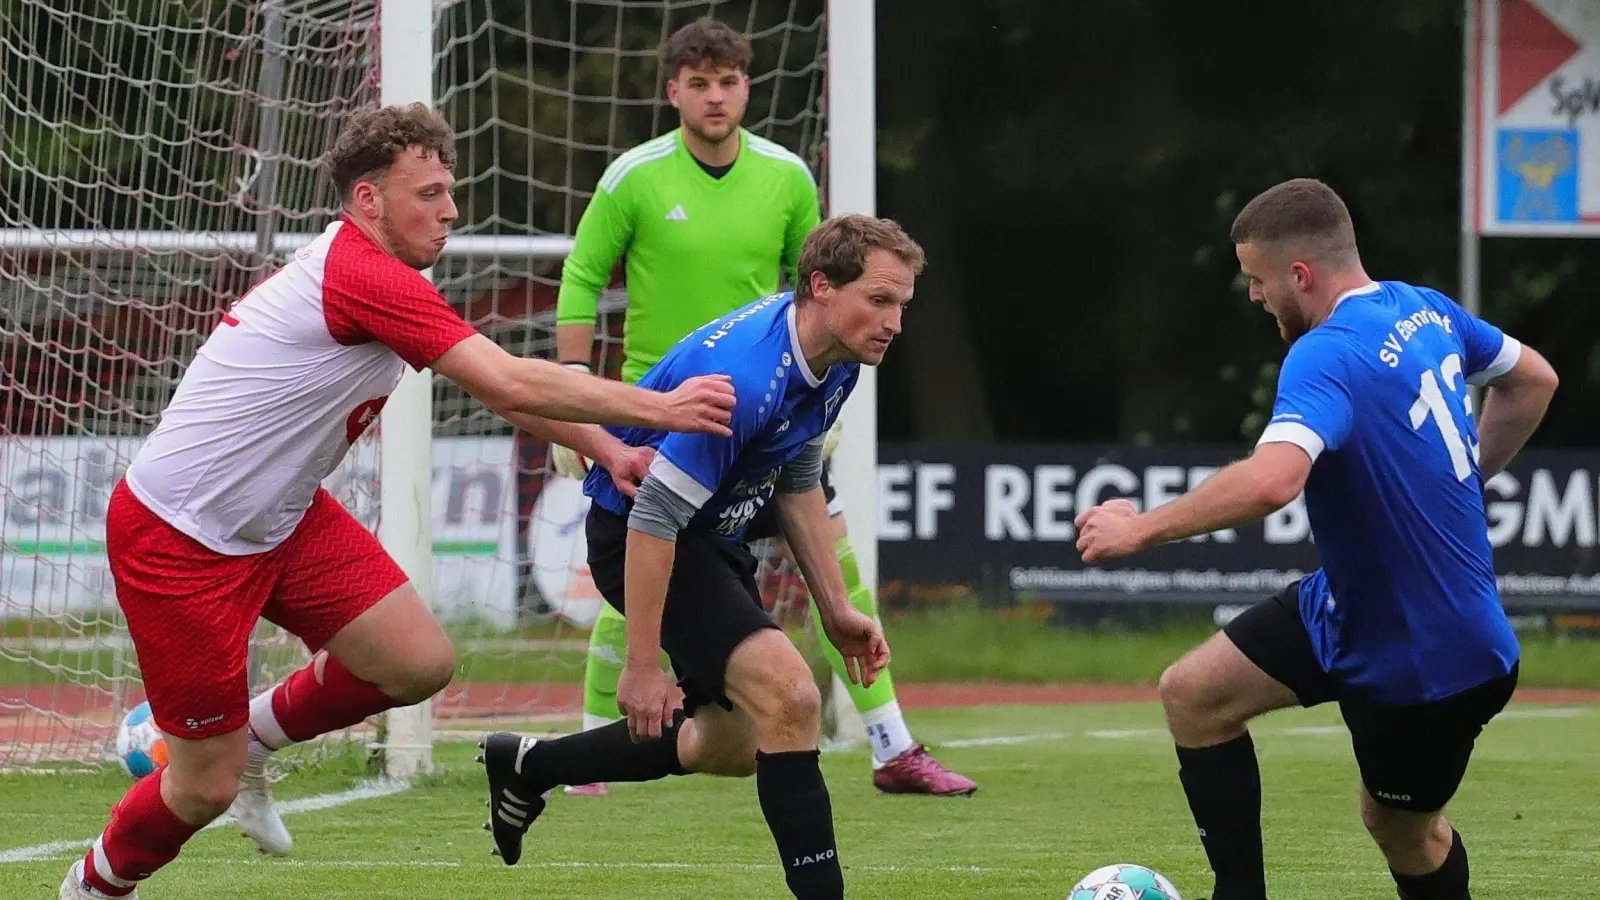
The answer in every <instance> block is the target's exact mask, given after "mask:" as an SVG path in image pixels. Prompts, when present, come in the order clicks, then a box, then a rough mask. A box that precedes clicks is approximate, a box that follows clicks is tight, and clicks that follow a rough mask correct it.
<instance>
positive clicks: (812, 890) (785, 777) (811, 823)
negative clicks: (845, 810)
mask: <svg viewBox="0 0 1600 900" xmlns="http://www.w3.org/2000/svg"><path fill="white" fill-rule="evenodd" d="M819 755H820V754H819V753H818V752H817V751H816V750H794V751H790V752H787V753H757V754H756V795H757V796H758V797H759V798H760V800H761V813H762V815H764V816H766V817H767V827H768V828H770V829H772V837H773V839H774V840H776V841H777V843H778V858H779V860H780V861H781V862H782V864H783V878H784V880H785V881H787V882H788V883H789V890H790V892H792V893H793V894H794V895H795V897H797V898H799V900H841V898H843V897H844V872H843V871H841V870H840V868H839V852H838V850H837V849H836V848H835V845H834V840H833V804H832V803H830V802H829V800H828V786H827V785H826V784H825V783H823V781H822V768H821V766H819V765H818V764H817V760H818V757H819Z"/></svg>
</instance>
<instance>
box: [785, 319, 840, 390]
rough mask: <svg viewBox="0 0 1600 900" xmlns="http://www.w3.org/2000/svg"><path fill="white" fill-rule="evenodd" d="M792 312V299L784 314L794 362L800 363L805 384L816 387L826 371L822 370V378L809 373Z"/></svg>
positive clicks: (820, 382)
mask: <svg viewBox="0 0 1600 900" xmlns="http://www.w3.org/2000/svg"><path fill="white" fill-rule="evenodd" d="M794 313H795V305H794V301H793V300H790V301H789V310H788V313H787V315H786V318H787V319H788V320H789V346H790V347H791V348H792V349H793V351H794V359H795V362H797V363H799V364H800V375H801V376H802V377H804V378H805V380H806V384H809V385H811V386H812V387H817V386H819V385H821V384H822V381H823V379H825V378H827V377H828V373H827V372H823V373H822V378H818V377H817V376H815V375H813V374H811V363H809V362H806V355H805V352H804V351H802V350H801V349H800V328H799V326H798V325H796V324H795V319H794ZM829 368H830V369H831V368H833V367H832V366H829Z"/></svg>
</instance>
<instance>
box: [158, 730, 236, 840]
mask: <svg viewBox="0 0 1600 900" xmlns="http://www.w3.org/2000/svg"><path fill="white" fill-rule="evenodd" d="M243 735H244V733H243V732H242V731H239V732H234V733H232V734H228V735H223V736H220V737H216V738H209V739H206V740H200V741H183V740H173V739H172V738H170V737H169V738H168V740H167V752H168V754H169V762H168V764H167V766H166V767H165V768H164V769H163V770H162V774H161V796H162V798H163V799H165V800H166V802H167V806H168V807H169V808H170V809H171V810H172V811H173V812H174V813H176V814H177V815H178V817H179V818H181V819H183V820H184V821H186V822H191V823H196V824H201V823H205V822H209V821H211V820H212V819H215V818H217V817H218V816H220V815H222V814H223V813H225V812H227V811H228V807H229V806H231V805H233V800H234V798H235V797H237V796H238V795H239V776H240V775H242V774H243V773H244V766H245V761H246V750H245V741H244V736H243Z"/></svg>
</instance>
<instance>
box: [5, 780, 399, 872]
mask: <svg viewBox="0 0 1600 900" xmlns="http://www.w3.org/2000/svg"><path fill="white" fill-rule="evenodd" d="M410 788H411V784H410V782H406V781H364V782H362V783H360V784H358V785H356V786H355V787H353V788H350V789H349V790H346V791H337V792H335V793H332V794H317V795H314V796H311V797H301V798H300V799H298V800H286V801H284V802H282V803H279V804H278V813H279V814H280V815H285V816H292V815H294V814H295V813H303V812H315V811H317V810H322V809H333V808H334V807H336V806H344V805H345V804H348V803H359V802H361V801H362V800H376V799H378V798H379V797H392V796H394V795H395V794H398V793H401V792H402V791H406V790H409V789H410ZM232 824H234V818H233V816H229V815H225V816H223V817H221V818H219V819H217V820H216V821H214V822H212V823H211V824H209V825H207V826H206V828H208V829H209V828H220V827H222V826H224V825H232ZM93 843H94V838H85V839H83V840H76V841H50V842H48V843H44V844H34V845H33V846H31V847H17V848H14V849H11V850H0V865H4V864H6V863H23V862H37V861H39V860H46V859H55V858H56V857H58V856H61V855H63V854H66V853H69V852H77V851H79V850H83V849H85V848H86V847H88V846H89V845H90V844H93Z"/></svg>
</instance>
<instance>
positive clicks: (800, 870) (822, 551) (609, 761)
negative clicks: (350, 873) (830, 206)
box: [483, 215, 923, 900]
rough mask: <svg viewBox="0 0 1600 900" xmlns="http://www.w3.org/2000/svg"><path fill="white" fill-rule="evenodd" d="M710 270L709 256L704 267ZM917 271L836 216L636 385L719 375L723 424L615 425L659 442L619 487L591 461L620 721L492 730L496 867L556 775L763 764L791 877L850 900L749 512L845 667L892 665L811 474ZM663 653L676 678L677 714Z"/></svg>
mask: <svg viewBox="0 0 1600 900" xmlns="http://www.w3.org/2000/svg"><path fill="white" fill-rule="evenodd" d="M709 264H714V263H708V265H709ZM922 265H923V253H922V249H921V248H920V247H918V246H917V244H916V243H915V242H914V241H912V240H911V239H910V238H909V237H907V236H906V234H905V232H904V231H902V230H901V229H900V227H899V226H898V225H896V224H895V223H894V222H891V221H888V220H885V219H875V218H872V217H869V216H855V215H846V216H840V217H837V218H833V219H829V220H827V221H825V222H823V223H822V224H820V225H819V226H817V228H816V229H815V230H814V231H812V232H811V234H810V235H809V236H808V237H807V238H806V240H805V243H804V245H803V247H802V248H801V252H800V261H799V265H798V267H797V268H798V272H797V276H798V277H797V279H796V290H795V291H794V292H793V293H780V294H774V295H772V296H770V297H767V298H765V299H762V300H758V301H756V302H755V303H752V304H750V305H748V306H746V307H744V308H743V309H741V310H738V311H737V312H735V313H733V314H732V315H730V316H728V317H726V318H723V319H718V320H715V321H713V322H711V323H710V324H708V325H705V326H703V327H702V328H700V329H699V330H697V331H695V332H692V333H691V334H689V336H688V337H686V338H684V339H683V340H682V341H680V342H678V343H677V344H676V345H675V346H674V347H673V348H672V349H671V350H669V351H668V352H667V355H666V356H665V357H663V358H662V359H661V361H660V362H658V363H656V365H654V366H653V367H651V369H650V370H649V371H648V372H646V373H645V375H644V377H643V378H641V379H640V380H639V384H640V385H642V386H644V387H650V388H661V389H665V388H666V387H667V386H671V385H677V384H680V383H682V382H683V381H684V380H685V379H688V378H691V377H694V376H695V375H697V374H702V373H719V374H720V373H725V374H727V375H729V376H731V378H732V380H733V386H734V390H735V392H736V393H737V395H738V398H739V399H738V400H737V401H736V404H735V406H734V410H733V422H732V424H731V428H732V430H733V435H732V436H731V437H718V438H710V439H708V438H707V436H706V435H690V434H676V433H672V434H669V433H666V432H662V431H654V430H650V429H646V428H627V429H615V430H614V431H613V433H614V434H616V435H617V436H618V437H620V438H621V439H622V441H623V442H624V443H626V444H627V445H628V446H631V447H652V448H654V449H655V457H654V460H653V462H652V463H651V466H650V472H649V475H648V476H646V477H645V479H644V480H643V482H642V483H641V484H640V485H639V487H638V492H637V496H636V497H635V498H634V499H632V500H630V499H629V498H627V497H626V496H624V495H623V494H622V493H621V492H620V491H618V489H617V487H616V485H615V484H614V483H613V482H612V480H611V477H610V476H609V475H607V474H606V473H605V472H603V471H601V470H599V469H595V470H593V471H591V472H590V473H589V476H588V478H587V479H586V481H585V482H584V493H586V494H587V495H588V496H589V497H591V498H593V501H594V502H593V503H592V505H591V506H590V511H589V518H588V522H587V532H586V534H587V537H588V547H589V567H590V571H591V573H592V574H593V576H594V582H595V586H596V587H597V588H599V590H600V592H601V594H602V595H603V596H604V597H605V599H606V602H608V603H610V604H611V605H612V606H614V607H616V608H617V610H618V611H619V612H625V613H626V615H627V635H628V643H627V653H626V664H625V666H624V668H623V672H622V677H621V680H620V681H619V682H618V688H617V703H618V706H619V707H620V708H621V710H622V712H623V713H625V714H626V715H627V719H626V720H621V721H618V722H614V723H612V724H610V725H606V726H603V727H600V728H596V729H593V730H590V731H584V732H582V733H579V734H574V735H569V736H567V737H563V738H560V739H558V740H548V741H546V740H537V739H535V738H530V737H518V736H517V735H514V734H510V733H506V732H501V733H497V734H493V735H490V736H489V737H487V738H486V739H485V740H484V743H483V747H484V755H483V761H484V764H485V766H486V767H487V769H488V777H489V795H490V821H489V822H488V823H487V824H486V826H485V827H487V828H489V829H490V830H491V831H492V832H493V835H494V839H495V844H496V848H497V852H498V853H499V854H500V856H501V857H502V858H503V859H504V860H505V862H506V863H507V864H513V863H515V862H516V861H517V860H518V858H519V857H520V856H521V852H522V847H521V845H522V836H523V834H524V833H525V832H526V831H527V829H528V826H529V825H531V824H532V823H533V820H534V819H535V818H536V817H538V815H539V814H540V813H541V812H543V811H544V808H545V798H546V797H547V796H548V793H549V791H550V790H551V789H552V788H555V787H556V786H558V785H563V784H569V785H570V784H590V783H595V782H609V781H652V780H655V779H658V778H663V777H665V776H667V775H684V774H688V773H690V772H705V773H708V774H714V775H732V776H749V775H755V776H756V794H757V797H758V799H759V801H760V804H761V811H762V813H763V814H764V815H765V816H766V819H767V824H768V826H769V827H770V828H771V830H772V835H773V838H774V839H775V841H776V843H777V846H778V854H779V857H780V861H781V862H782V865H783V870H784V877H785V879H786V881H787V882H788V885H789V889H790V891H791V892H793V894H794V896H796V897H798V898H802V900H824V898H826V900H834V898H840V897H843V896H844V876H843V873H842V871H841V870H840V865H839V858H838V853H837V850H836V848H835V845H834V834H833V813H832V808H831V806H830V803H829V800H828V789H827V786H826V785H825V784H824V783H823V780H822V771H821V769H820V768H819V767H818V764H817V761H818V750H817V741H818V736H819V730H820V727H821V709H822V698H821V695H820V694H819V693H818V690H817V685H816V682H815V681H814V680H813V678H812V676H811V669H810V668H809V666H808V665H807V664H806V661H805V659H804V658H803V657H802V656H801V655H800V653H799V651H798V650H796V649H795V646H794V644H793V643H791V642H790V640H789V638H788V637H787V636H786V635H784V633H783V632H782V631H779V630H778V629H777V626H776V625H775V624H774V623H773V621H772V619H771V618H770V617H769V616H768V615H767V613H766V611H765V610H764V609H763V608H762V604H761V597H760V594H759V593H758V591H757V588H756V583H755V573H756V560H755V558H754V557H753V556H752V555H751V554H750V551H749V548H748V547H747V546H746V545H745V543H744V542H743V537H744V533H745V531H746V529H747V527H748V526H749V523H750V521H751V520H752V519H753V518H754V517H755V516H756V514H757V513H758V512H759V511H760V510H761V509H762V508H763V507H764V506H766V505H767V504H768V503H771V504H774V505H775V506H776V507H777V511H778V512H777V514H778V519H779V522H780V524H781V526H782V530H783V533H784V536H785V538H786V539H787V541H788V544H789V547H790V549H791V551H792V553H793V555H794V557H795V559H796V561H797V562H798V563H799V566H800V571H801V573H802V574H803V575H804V576H805V580H806V584H807V586H808V587H809V588H810V590H811V593H812V597H813V600H814V601H815V602H816V603H817V604H818V606H819V612H820V618H821V622H822V627H823V631H824V633H826V634H827V637H828V640H829V641H830V642H831V643H832V644H833V645H834V646H835V647H837V648H838V650H839V652H840V654H841V655H842V656H843V657H844V659H845V661H846V669H847V670H848V672H849V675H850V678H851V680H852V681H857V682H859V683H863V684H871V682H872V681H873V679H874V677H875V676H876V674H877V673H878V672H879V671H881V670H882V669H883V667H884V666H886V665H888V662H889V648H888V645H887V644H886V643H885V642H884V639H883V634H882V632H881V631H880V630H879V627H878V624H877V622H876V620H875V619H873V618H872V617H871V616H868V615H865V614H863V613H861V612H859V611H857V610H856V609H855V608H854V607H853V606H852V605H851V604H850V602H849V597H848V594H847V592H846V590H845V584H844V578H843V575H842V574H841V572H840V568H839V562H838V559H837V558H836V556H835V554H834V542H833V537H832V535H831V533H830V526H829V522H828V512H827V504H826V502H825V501H824V499H823V492H822V489H821V488H820V486H819V480H820V476H821V471H822V446H823V441H824V438H825V435H826V433H827V431H828V429H829V428H830V427H831V426H832V424H833V422H834V421H835V419H836V418H837V417H838V414H839V409H840V406H841V405H842V404H843V403H844V401H845V398H847V397H848V396H849V395H850V391H851V389H852V388H853V387H854V386H855V383H856V377H857V374H858V372H859V369H860V365H861V364H862V363H865V364H867V365H876V364H878V363H879V362H880V361H882V359H883V355H884V353H885V351H887V350H888V349H889V343H890V342H891V341H892V340H893V339H894V337H895V335H897V334H899V333H900V318H901V314H902V312H903V310H904V308H905V305H906V303H908V302H909V301H910V299H911V293H912V287H913V283H914V281H915V278H916V275H917V273H918V272H920V271H921V269H922ZM662 650H665V651H666V652H667V655H668V657H669V658H670V660H671V662H672V666H673V669H674V670H675V671H676V673H677V675H678V678H679V685H680V686H681V687H682V689H683V695H684V696H683V709H682V710H681V711H674V710H673V709H671V708H670V706H669V703H671V695H670V684H669V682H668V681H667V679H666V676H665V674H664V673H663V672H662V670H661V666H660V654H661V651H662Z"/></svg>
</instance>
